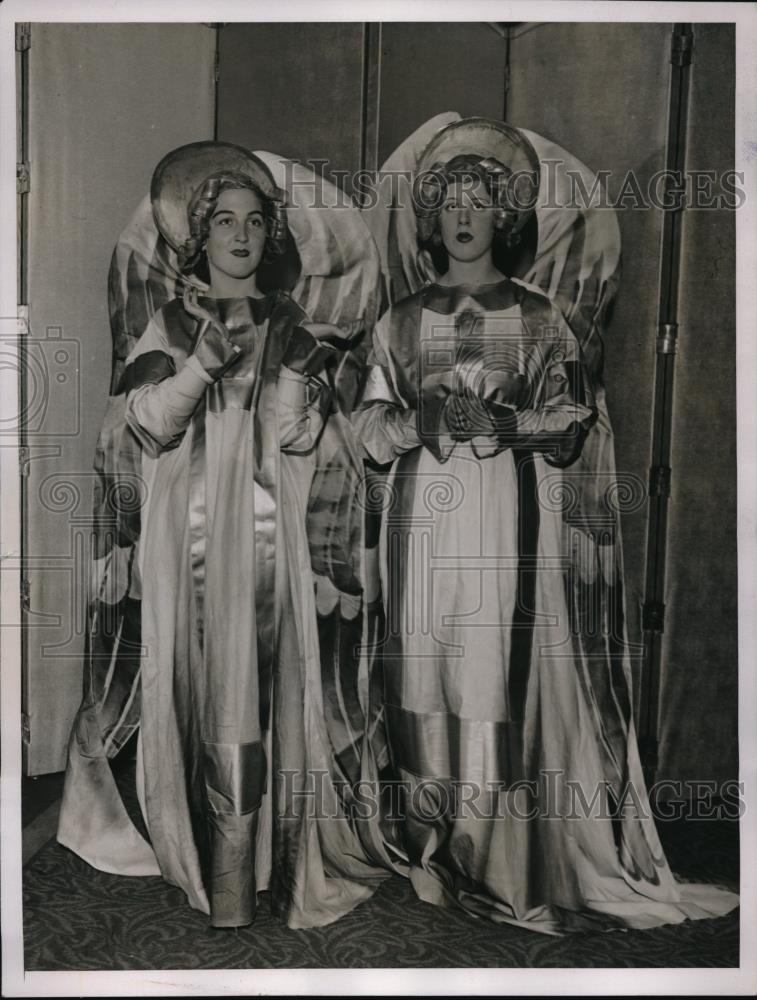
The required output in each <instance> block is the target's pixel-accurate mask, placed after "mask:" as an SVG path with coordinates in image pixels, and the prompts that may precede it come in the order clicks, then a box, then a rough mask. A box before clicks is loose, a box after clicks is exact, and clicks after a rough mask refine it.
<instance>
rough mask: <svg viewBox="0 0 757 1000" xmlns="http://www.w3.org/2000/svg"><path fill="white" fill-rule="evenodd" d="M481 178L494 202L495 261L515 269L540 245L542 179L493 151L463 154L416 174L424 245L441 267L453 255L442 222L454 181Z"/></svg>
mask: <svg viewBox="0 0 757 1000" xmlns="http://www.w3.org/2000/svg"><path fill="white" fill-rule="evenodd" d="M477 181H483V183H484V184H485V185H486V189H487V191H488V192H489V195H490V197H491V199H492V202H493V204H494V243H493V245H492V253H493V256H494V263H495V265H496V266H497V267H498V268H499V270H501V271H503V273H505V274H511V273H514V272H516V271H518V270H519V269H520V267H519V265H521V266H522V260H523V258H524V255H525V256H526V257H527V256H529V255H530V256H532V255H533V251H534V250H535V241H536V238H537V237H536V234H537V226H536V213H535V212H534V211H533V210H532V209H533V207H534V205H535V202H536V192H537V189H538V183H535V179H534V178H533V176H532V175H531V174H525V173H523V174H520V175H518V174H514V173H513V171H512V170H510V169H509V168H508V167H506V166H504V164H502V163H500V162H499V160H496V159H495V158H494V157H493V156H488V157H485V156H480V155H477V154H475V153H460V154H459V155H458V156H455V157H453V158H452V159H451V160H450V161H449V162H448V163H435V164H434V165H433V166H432V167H431V168H430V169H429V170H425V171H423V172H422V173H420V174H419V175H418V176H417V177H416V178H415V181H414V183H413V209H414V211H415V217H416V221H417V226H418V230H417V235H418V246H419V248H420V249H421V250H423V251H426V252H428V253H429V254H430V256H431V259H432V261H433V263H434V266H435V267H436V269H437V271H439V272H440V273H443V272H445V271H446V270H447V267H448V264H449V255H448V254H447V251H446V249H445V247H444V244H443V243H442V235H441V224H440V215H441V210H442V206H443V204H444V201H445V199H446V197H447V191H448V189H449V187H450V186H451V185H452V184H455V183H459V182H462V183H463V184H468V185H472V184H475V183H476V182H477ZM524 210H525V211H524ZM524 216H525V219H524ZM522 243H523V244H526V245H525V246H522V245H521V244H522Z"/></svg>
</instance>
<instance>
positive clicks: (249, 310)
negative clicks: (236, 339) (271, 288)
mask: <svg viewBox="0 0 757 1000" xmlns="http://www.w3.org/2000/svg"><path fill="white" fill-rule="evenodd" d="M277 297H278V296H277V295H276V294H275V293H274V294H271V295H265V296H264V297H263V298H261V299H253V298H250V297H248V296H245V297H240V298H229V299H210V298H207V297H206V296H202V295H201V296H200V299H199V301H200V302H201V303H202V305H203V306H204V307H205V308H206V309H207V310H208V312H211V313H212V314H213V315H214V316H217V317H218V318H219V319H220V321H221V322H222V323H223V324H224V326H226V327H228V328H229V329H232V328H239V327H244V326H248V325H249V324H250V323H251V322H252V323H254V324H255V326H261V325H262V324H263V323H264V322H265V321H266V320H267V319H268V317H269V316H270V315H271V312H272V311H273V307H274V304H275V303H276V300H277Z"/></svg>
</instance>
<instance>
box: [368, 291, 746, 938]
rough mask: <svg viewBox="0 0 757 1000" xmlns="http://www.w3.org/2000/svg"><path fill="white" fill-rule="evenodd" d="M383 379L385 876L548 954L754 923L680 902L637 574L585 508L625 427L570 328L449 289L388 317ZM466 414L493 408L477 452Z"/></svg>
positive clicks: (371, 385) (371, 433) (717, 899)
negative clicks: (576, 504) (636, 628)
mask: <svg viewBox="0 0 757 1000" xmlns="http://www.w3.org/2000/svg"><path fill="white" fill-rule="evenodd" d="M371 361H372V366H371V368H370V371H369V374H368V377H367V380H366V384H365V388H364V393H363V399H362V403H361V407H360V409H359V412H358V414H357V416H356V417H355V428H356V433H357V435H358V437H359V438H360V439H361V441H362V443H363V446H364V448H365V450H366V453H367V455H368V456H369V457H370V458H371V459H373V461H374V462H377V463H379V464H382V465H384V466H386V465H387V464H388V463H392V465H391V467H390V471H389V472H388V474H387V477H386V480H385V483H384V486H383V489H382V491H381V492H382V497H381V505H382V506H383V527H382V543H381V552H382V579H383V591H384V598H385V603H386V614H387V627H386V632H385V635H384V636H383V638H382V641H381V642H380V644H379V647H378V650H377V655H378V657H379V658H380V659H381V660H382V661H383V694H382V705H381V711H382V713H383V722H384V735H385V738H386V742H387V745H388V749H389V757H390V760H391V767H390V769H389V772H386V771H385V772H384V775H386V773H390V774H391V775H392V777H391V779H390V782H389V785H391V788H392V791H393V793H394V794H392V795H391V796H388V793H387V801H391V802H392V807H391V808H392V809H393V811H394V815H393V816H388V815H385V817H384V838H383V842H382V843H381V844H380V845H378V846H377V847H376V848H375V850H376V854H377V855H378V856H380V857H382V858H383V860H384V863H387V864H390V865H392V866H393V867H395V868H396V869H397V870H399V871H402V872H404V873H405V874H406V875H408V876H409V878H410V879H411V880H412V883H413V886H414V887H415V890H416V892H417V894H418V895H419V897H420V898H421V899H423V900H425V901H427V902H430V903H436V904H441V905H462V906H463V907H464V908H466V909H467V910H469V911H470V912H472V913H476V914H478V915H483V916H487V917H489V918H490V919H492V920H495V921H505V922H510V923H515V924H522V925H523V926H526V927H529V928H532V929H535V930H540V931H545V932H548V933H560V932H562V931H565V930H569V929H575V928H578V927H584V926H594V925H597V924H598V925H600V926H614V925H617V924H619V925H622V926H631V927H650V926H654V925H657V924H662V923H668V922H677V921H680V920H683V919H685V918H687V917H692V918H695V917H705V916H713V915H718V914H722V913H724V912H727V911H728V910H730V909H732V908H733V907H734V906H735V905H737V903H738V897H737V896H735V895H734V894H733V893H730V892H727V891H725V890H720V889H717V888H714V887H710V886H695V885H680V884H678V883H677V882H676V881H675V879H674V878H673V876H672V874H671V872H670V870H669V868H668V865H667V862H666V859H665V857H664V854H663V851H662V848H661V846H660V842H659V839H658V836H657V832H656V829H655V825H654V821H653V819H652V818H651V813H650V810H649V802H648V799H647V793H646V790H645V787H644V781H643V777H642V772H641V767H640V763H639V757H638V751H637V743H636V736H635V732H634V727H633V719H632V713H631V677H630V670H629V663H628V655H627V637H626V633H625V625H624V617H623V591H622V568H621V566H620V565H619V563H618V562H617V561H616V560H615V559H614V557H613V553H614V551H615V550H614V547H613V546H612V545H605V546H603V545H601V544H598V542H601V541H602V540H603V539H601V537H600V534H601V533H600V532H596V533H595V535H594V536H593V537H590V533H589V532H587V531H586V518H585V517H584V516H583V515H584V514H585V512H581V511H579V512H577V513H576V512H575V511H574V512H572V513H571V506H570V503H567V504H566V502H565V499H566V496H567V497H570V496H571V495H572V494H571V490H572V481H571V475H572V474H573V472H572V470H576V469H578V472H577V473H575V474H579V475H586V474H587V472H586V469H587V466H586V465H585V464H584V465H581V463H580V462H579V461H578V459H579V456H580V455H581V451H582V447H583V448H587V449H588V450H587V454H589V453H590V452H591V448H592V437H591V435H592V433H594V431H595V428H596V426H597V422H598V421H600V420H604V419H605V414H606V411H604V409H603V405H602V406H600V405H598V402H597V392H596V391H595V390H597V391H598V389H599V387H595V386H593V385H592V384H591V382H590V379H589V377H588V375H587V372H586V369H585V367H584V365H583V363H582V359H581V354H580V349H579V347H578V344H577V342H576V340H575V338H574V337H573V335H572V333H571V332H570V330H569V328H568V327H567V325H566V324H565V322H564V320H563V318H562V316H561V314H560V313H559V311H558V310H557V309H556V308H555V307H554V306H553V305H551V304H550V302H549V300H548V299H547V298H546V297H544V296H543V295H542V294H541V293H539V292H537V291H535V290H532V289H529V288H527V287H526V286H523V285H521V284H520V283H518V282H511V281H508V280H503V281H502V282H500V283H497V284H494V285H487V286H483V287H472V286H458V287H455V288H446V287H442V286H440V285H431V286H429V287H427V288H425V289H423V290H422V291H420V292H418V293H417V294H415V295H413V296H411V297H409V298H408V299H406V300H404V301H403V302H401V303H398V304H396V305H395V306H393V307H392V309H391V310H390V311H389V312H388V313H387V314H385V316H384V317H383V318H382V320H381V321H380V322H379V324H378V327H377V329H376V332H375V336H374V347H373V354H372V359H371ZM455 393H458V394H461V395H462V396H463V398H465V399H467V401H468V403H470V402H471V399H472V398H473V397H475V398H476V399H480V398H486V399H487V400H488V402H489V404H490V405H489V406H488V407H487V408H485V409H484V410H483V411H482V409H481V407H478V408H477V407H476V405H475V402H474V403H472V404H471V405H472V409H471V413H472V414H473V419H474V420H480V421H481V422H480V424H479V425H477V426H478V431H479V432H477V433H475V434H473V433H471V434H470V435H469V436H468V438H467V439H466V440H460V439H459V438H460V435H458V436H457V437H456V436H455V435H454V434H452V433H451V431H450V424H449V419H448V417H447V412H448V411H447V409H446V408H447V407H448V406H449V405H450V403H449V400H450V397H451V396H452V395H453V394H455ZM573 482H575V481H573ZM574 493H575V497H578V496H580V493H579V491H577V490H576V491H574ZM572 514H573V515H574V516H572ZM587 553H588V554H587ZM378 771H379V765H378V764H375V766H374V769H373V774H374V777H376V776H377V774H378ZM389 785H388V786H387V787H389Z"/></svg>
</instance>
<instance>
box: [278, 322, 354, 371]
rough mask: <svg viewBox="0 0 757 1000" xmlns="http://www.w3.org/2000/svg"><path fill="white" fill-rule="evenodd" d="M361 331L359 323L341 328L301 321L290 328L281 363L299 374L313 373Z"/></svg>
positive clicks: (344, 347)
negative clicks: (298, 324)
mask: <svg viewBox="0 0 757 1000" xmlns="http://www.w3.org/2000/svg"><path fill="white" fill-rule="evenodd" d="M362 332H363V328H362V324H352V327H346V328H344V329H342V328H341V327H338V326H335V325H334V324H333V323H309V322H306V323H302V324H301V325H300V326H297V327H295V328H294V330H293V331H292V335H291V337H290V338H289V343H288V344H287V346H286V350H285V351H284V357H283V358H282V364H283V365H284V366H285V367H286V368H289V369H290V370H291V371H293V372H297V374H299V375H316V374H317V373H318V372H320V371H321V369H322V368H323V366H324V365H325V364H326V362H327V361H328V359H329V358H331V357H334V356H335V355H336V354H338V353H339V352H340V351H346V350H348V349H349V348H350V347H352V346H353V345H354V344H355V342H356V341H357V340H358V339H359V337H360V335H361V334H362Z"/></svg>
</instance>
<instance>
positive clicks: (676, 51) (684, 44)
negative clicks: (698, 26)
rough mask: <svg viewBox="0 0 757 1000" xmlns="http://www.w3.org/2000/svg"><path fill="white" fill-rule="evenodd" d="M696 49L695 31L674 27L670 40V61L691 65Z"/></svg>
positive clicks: (676, 63) (677, 64) (680, 64)
mask: <svg viewBox="0 0 757 1000" xmlns="http://www.w3.org/2000/svg"><path fill="white" fill-rule="evenodd" d="M693 51H694V33H693V32H692V31H691V30H688V31H685V30H684V31H682V30H681V29H680V28H674V29H673V37H672V38H671V40H670V61H671V62H672V63H673V65H674V66H690V65H691V59H692V53H693Z"/></svg>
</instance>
